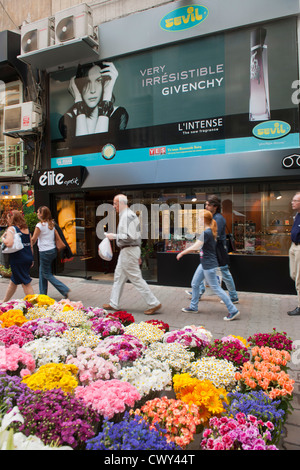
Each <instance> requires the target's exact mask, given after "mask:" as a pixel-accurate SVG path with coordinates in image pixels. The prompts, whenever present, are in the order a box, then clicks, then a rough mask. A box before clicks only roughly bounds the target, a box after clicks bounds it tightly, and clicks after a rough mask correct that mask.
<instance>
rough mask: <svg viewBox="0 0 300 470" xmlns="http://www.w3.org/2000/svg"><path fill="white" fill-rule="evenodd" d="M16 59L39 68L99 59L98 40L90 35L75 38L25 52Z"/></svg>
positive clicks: (53, 67) (43, 68)
mask: <svg viewBox="0 0 300 470" xmlns="http://www.w3.org/2000/svg"><path fill="white" fill-rule="evenodd" d="M18 59H19V60H21V61H23V62H25V63H27V64H29V65H31V66H33V67H35V68H37V69H40V70H47V71H51V70H55V69H59V68H64V67H65V66H66V65H69V64H70V63H72V62H76V61H77V62H78V61H81V62H90V61H93V60H97V59H99V50H98V42H97V41H95V40H94V39H93V38H91V37H90V36H84V37H81V38H76V39H73V40H70V41H67V42H64V43H60V44H55V45H53V46H49V47H47V48H44V49H39V50H36V51H33V52H27V53H26V54H22V55H19V56H18Z"/></svg>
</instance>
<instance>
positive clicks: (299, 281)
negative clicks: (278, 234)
mask: <svg viewBox="0 0 300 470" xmlns="http://www.w3.org/2000/svg"><path fill="white" fill-rule="evenodd" d="M292 209H293V210H295V211H297V214H296V216H295V219H294V223H293V227H292V230H291V240H292V244H291V247H290V251H289V261H290V276H291V278H292V279H293V281H295V287H296V291H297V295H298V306H297V307H296V308H295V309H294V310H291V311H289V312H288V315H300V192H298V193H296V194H295V195H294V197H293V199H292Z"/></svg>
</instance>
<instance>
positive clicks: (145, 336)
mask: <svg viewBox="0 0 300 470" xmlns="http://www.w3.org/2000/svg"><path fill="white" fill-rule="evenodd" d="M125 334H126V335H133V336H136V337H137V338H138V339H140V340H141V341H143V343H145V344H146V345H148V344H150V343H153V342H154V341H161V340H162V338H163V336H164V332H163V331H162V330H161V329H160V328H158V327H157V326H156V325H151V324H150V323H146V322H144V321H142V322H140V323H131V324H130V325H128V326H126V327H125Z"/></svg>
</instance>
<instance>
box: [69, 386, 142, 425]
mask: <svg viewBox="0 0 300 470" xmlns="http://www.w3.org/2000/svg"><path fill="white" fill-rule="evenodd" d="M75 396H76V397H77V398H81V399H82V400H83V401H84V402H85V403H86V404H89V405H91V406H92V408H93V409H94V410H96V411H97V413H99V414H100V415H101V416H103V417H104V418H108V419H111V418H113V416H114V415H115V414H119V413H123V412H124V411H125V410H126V407H132V406H133V405H134V403H135V402H136V401H138V400H140V398H141V395H140V394H139V392H138V391H137V389H136V388H135V387H134V386H133V385H131V384H129V383H127V382H122V381H120V380H118V379H111V380H96V381H95V382H92V383H91V384H90V385H88V386H86V387H82V386H79V387H77V388H76V389H75Z"/></svg>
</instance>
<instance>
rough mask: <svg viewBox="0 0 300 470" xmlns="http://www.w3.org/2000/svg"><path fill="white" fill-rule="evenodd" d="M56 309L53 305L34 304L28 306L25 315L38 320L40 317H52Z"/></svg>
mask: <svg viewBox="0 0 300 470" xmlns="http://www.w3.org/2000/svg"><path fill="white" fill-rule="evenodd" d="M54 313H55V310H54V309H52V308H51V307H40V306H38V305H33V306H31V307H29V308H28V310H27V312H26V314H25V316H26V318H27V320H37V319H38V318H45V317H51V316H52V315H54Z"/></svg>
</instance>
